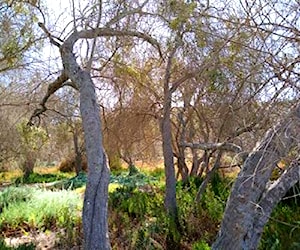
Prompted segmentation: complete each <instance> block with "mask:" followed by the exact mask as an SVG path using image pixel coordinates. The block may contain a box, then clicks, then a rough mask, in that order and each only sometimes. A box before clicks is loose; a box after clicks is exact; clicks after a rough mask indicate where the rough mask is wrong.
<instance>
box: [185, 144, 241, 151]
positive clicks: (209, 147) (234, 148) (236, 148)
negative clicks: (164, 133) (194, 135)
mask: <svg viewBox="0 0 300 250" xmlns="http://www.w3.org/2000/svg"><path fill="white" fill-rule="evenodd" d="M180 146H182V147H189V148H192V149H201V150H217V149H218V150H224V151H233V152H235V153H240V152H242V148H241V147H240V146H238V145H236V144H234V143H231V142H221V143H188V142H185V143H182V144H180Z"/></svg>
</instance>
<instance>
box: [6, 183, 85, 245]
mask: <svg viewBox="0 0 300 250" xmlns="http://www.w3.org/2000/svg"><path fill="white" fill-rule="evenodd" d="M0 207H1V213H0V230H1V232H2V237H5V234H6V232H7V233H10V232H12V231H15V232H22V234H24V233H26V232H32V231H38V232H40V231H46V230H54V231H58V230H59V229H63V230H64V231H63V235H62V238H64V239H65V238H67V239H69V240H70V241H72V243H74V241H76V239H75V237H77V236H76V235H75V232H76V230H77V229H78V230H80V227H81V226H80V224H81V219H80V211H81V209H82V199H81V197H80V196H79V195H78V194H76V193H75V192H71V191H66V190H61V191H55V192H54V191H50V190H41V189H36V188H29V187H9V188H7V189H5V190H4V191H3V192H1V193H0Z"/></svg>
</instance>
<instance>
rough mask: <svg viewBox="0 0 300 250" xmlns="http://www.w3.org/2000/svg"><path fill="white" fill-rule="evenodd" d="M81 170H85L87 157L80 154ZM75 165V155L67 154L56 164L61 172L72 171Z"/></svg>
mask: <svg viewBox="0 0 300 250" xmlns="http://www.w3.org/2000/svg"><path fill="white" fill-rule="evenodd" d="M81 163H82V171H87V159H86V157H85V156H84V155H83V156H82V161H81ZM75 166H76V159H75V155H72V156H69V157H67V158H66V159H64V160H62V161H61V163H60V164H59V166H58V169H59V171H61V172H74V171H75Z"/></svg>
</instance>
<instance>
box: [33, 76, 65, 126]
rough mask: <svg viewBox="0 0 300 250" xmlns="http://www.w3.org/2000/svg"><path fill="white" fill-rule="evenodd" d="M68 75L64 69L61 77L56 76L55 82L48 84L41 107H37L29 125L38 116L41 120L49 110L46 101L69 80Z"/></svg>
mask: <svg viewBox="0 0 300 250" xmlns="http://www.w3.org/2000/svg"><path fill="white" fill-rule="evenodd" d="M68 79H69V78H68V76H67V75H66V73H65V71H62V73H61V74H60V76H59V77H57V78H56V80H55V81H54V82H52V83H51V84H50V85H49V86H48V90H47V93H46V95H45V96H44V98H43V100H42V101H41V102H40V108H37V109H36V110H35V111H34V112H33V114H32V115H31V117H30V119H29V122H28V125H33V124H34V122H33V120H34V119H35V118H38V120H40V116H41V115H42V114H43V113H44V112H45V111H46V110H47V107H46V103H47V101H48V99H49V98H50V96H51V95H53V94H54V93H55V92H56V91H57V90H58V89H60V88H61V87H63V86H64V83H65V82H66V81H67V80H68Z"/></svg>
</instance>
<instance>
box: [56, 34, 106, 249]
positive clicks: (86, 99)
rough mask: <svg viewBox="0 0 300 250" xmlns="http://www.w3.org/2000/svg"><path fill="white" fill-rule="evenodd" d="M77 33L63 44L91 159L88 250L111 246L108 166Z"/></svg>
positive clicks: (86, 203) (86, 202)
mask: <svg viewBox="0 0 300 250" xmlns="http://www.w3.org/2000/svg"><path fill="white" fill-rule="evenodd" d="M76 41H77V36H76V32H75V33H73V35H71V36H70V37H69V38H68V39H67V40H66V41H65V42H64V44H63V45H62V46H61V48H60V52H61V56H62V61H63V65H64V69H65V72H66V74H67V75H68V77H69V78H70V79H71V81H72V82H74V83H76V84H77V85H78V86H79V92H80V112H81V117H82V123H83V130H84V139H85V146H86V153H87V160H88V181H87V185H86V191H85V196H84V205H83V214H82V216H83V219H82V220H83V231H84V247H85V249H87V250H88V249H95V250H97V249H99V250H100V249H101V250H106V249H111V247H110V242H109V237H108V223H107V202H108V184H109V167H108V162H107V159H106V155H105V152H104V149H103V144H102V132H101V120H100V111H99V107H98V104H97V98H96V93H95V87H94V84H93V81H92V79H91V76H90V73H89V72H87V71H84V70H82V69H81V68H80V67H79V65H78V64H77V62H76V58H75V55H74V54H73V45H74V43H75V42H76Z"/></svg>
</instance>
